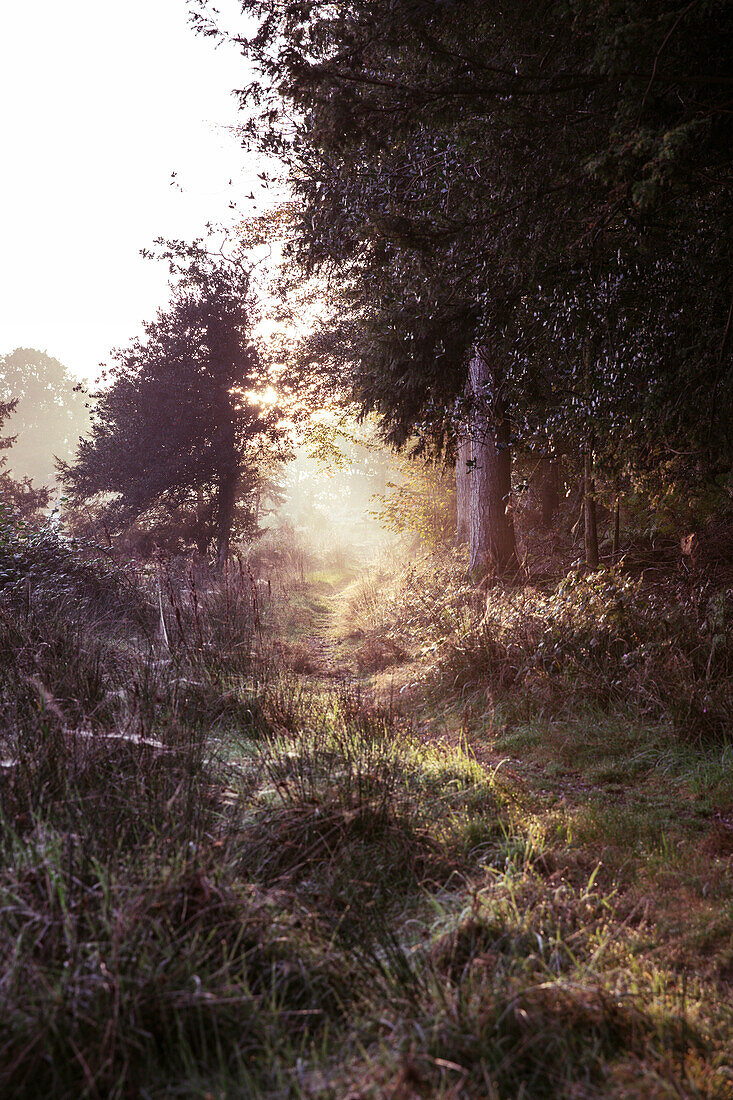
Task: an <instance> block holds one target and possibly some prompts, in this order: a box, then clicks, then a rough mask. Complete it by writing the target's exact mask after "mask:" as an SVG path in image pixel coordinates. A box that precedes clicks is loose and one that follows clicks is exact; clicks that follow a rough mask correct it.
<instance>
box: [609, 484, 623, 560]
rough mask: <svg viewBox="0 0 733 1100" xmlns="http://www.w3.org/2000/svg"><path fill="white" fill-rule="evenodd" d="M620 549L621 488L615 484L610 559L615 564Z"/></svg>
mask: <svg viewBox="0 0 733 1100" xmlns="http://www.w3.org/2000/svg"><path fill="white" fill-rule="evenodd" d="M620 550H621V490H620V488H619V487H618V485H617V486H616V503H615V504H614V507H613V546H612V548H611V561H612V562H613V564H614V565H615V564H616V562H617V561H618V559H619V554H620Z"/></svg>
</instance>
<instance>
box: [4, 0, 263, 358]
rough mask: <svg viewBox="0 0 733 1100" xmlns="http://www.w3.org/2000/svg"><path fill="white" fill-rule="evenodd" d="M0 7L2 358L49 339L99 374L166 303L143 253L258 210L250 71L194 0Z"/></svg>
mask: <svg viewBox="0 0 733 1100" xmlns="http://www.w3.org/2000/svg"><path fill="white" fill-rule="evenodd" d="M217 6H218V7H221V6H222V5H221V4H218V5H217ZM226 6H227V5H226V3H225V5H224V7H225V8H226ZM0 9H1V12H2V14H0V157H1V158H2V171H0V354H3V353H5V352H8V351H11V350H12V349H13V348H14V347H17V346H19V345H21V346H27V347H37V348H40V349H42V350H45V351H48V352H49V354H51V355H53V356H55V357H56V358H57V359H60V360H61V361H62V362H63V363H65V364H66V366H67V367H68V368H69V370H71V371H72V372H73V373H75V374H77V375H80V376H83V377H87V378H94V377H95V376H96V373H97V365H98V363H99V362H100V361H101V360H103V359H105V357H106V356H107V354H108V352H109V350H110V349H111V348H112V347H113V346H116V345H119V344H125V343H126V342H127V341H128V339H129V338H130V337H131V336H132V335H134V334H136V333H137V331H138V330H139V324H140V322H141V321H143V320H144V319H147V318H149V317H152V316H153V315H154V314H155V310H156V308H157V306H158V305H161V304H163V303H164V301H165V300H166V286H167V273H166V272H165V270H164V268H163V267H162V266H159V265H157V264H153V263H151V261H145V260H143V259H142V258H141V257H140V256H139V249H141V248H143V247H145V246H146V245H149V244H150V243H151V242H152V240H153V239H154V238H155V237H157V236H169V237H170V236H175V237H183V238H190V237H193V236H196V235H198V234H200V233H201V231H202V229H203V226H204V224H205V223H206V222H207V221H214V222H222V221H228V220H229V219H231V218H232V216H233V215H232V212H231V211H230V210H229V203H230V201H231V200H233V199H234V200H236V201H237V202H238V203H239V208H240V210H241V211H242V213H245V214H248V213H251V212H253V211H254V210H255V209H258V208H259V203H258V204H255V203H254V202H251V201H248V200H247V199H246V198H244V196H245V195H246V194H248V193H249V192H250V190H251V189H252V188H253V186H254V191H255V194H257V193H258V188H257V186H256V184H257V180H256V178H255V171H256V167H255V165H254V164H253V163H252V161H251V160H249V161H248V158H247V154H246V153H245V152H244V151H243V150H242V149H241V148H240V146H239V143H238V140H237V138H236V136H235V135H233V134H232V133H231V130H230V129H229V128H230V127H231V126H233V125H235V124H236V122H237V109H236V101H235V100H234V98H233V97H232V95H231V89H232V88H234V87H237V86H241V85H242V84H244V83H246V79H247V78H246V75H245V70H244V64H243V61H242V59H241V57H240V56H239V54H238V53H237V52H236V50H234V49H232V48H224V47H222V48H220V49H216V48H215V47H214V44H213V42H212V41H211V40H206V39H201V38H197V37H196V36H195V35H194V34H193V32H192V31H191V30H190V29H189V27H188V24H187V12H186V5H185V0H123V2H113V0H0ZM172 172H176V173H177V176H176V180H177V182H178V183H180V185H181V186H182V188H183V190H182V191H181V190H180V189H179V188H178V187H172V186H171V173H172ZM230 179H231V180H232V181H233V183H232V185H231V186H230V185H229V180H230Z"/></svg>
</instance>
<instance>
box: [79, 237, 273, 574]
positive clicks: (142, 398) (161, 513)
mask: <svg viewBox="0 0 733 1100" xmlns="http://www.w3.org/2000/svg"><path fill="white" fill-rule="evenodd" d="M158 243H159V245H160V247H161V252H160V255H161V256H162V258H164V259H166V260H167V261H168V262H169V264H170V266H171V271H172V273H173V274H174V276H175V283H174V289H173V294H172V299H171V303H170V306H169V307H168V308H167V309H166V310H162V311H160V312H159V313H158V316H157V318H156V320H155V321H153V322H151V323H149V324H147V325H146V326H145V335H144V337H143V338H142V339H138V340H134V341H133V342H132V343H131V344H130V345H129V346H128V347H127V348H125V349H122V350H120V351H118V352H117V353H116V354H115V357H114V363H113V365H112V367H111V369H110V371H109V377H110V380H111V385H110V386H109V387H108V388H107V389H103V390H101V391H100V392H99V393H98V394H97V395H96V404H95V408H94V416H93V423H92V430H91V434H90V436H89V438H88V439H85V440H83V441H82V442H81V445H80V447H79V450H78V453H77V456H76V459H75V461H74V462H73V463H70V464H65V465H63V466H62V468H61V473H62V480H63V482H64V484H65V486H66V488H67V490H68V491H69V493H70V496H71V499H72V501H74V502H76V503H79V502H84V501H89V500H95V499H96V500H100V499H101V501H102V504H103V516H104V520H105V522H106V523H108V524H109V525H110V527H111V528H113V529H114V530H117V531H120V530H122V529H124V528H125V527H127V526H129V524H131V523H132V522H134V521H137V520H139V519H140V518H141V517H143V516H145V518H146V522H147V526H148V527H149V528H152V531H153V533H155V532H157V533H158V535H159V537H160V538H163V537H164V536H165V533H166V530H167V529H169V528H170V527H171V525H174V526H176V527H177V529H178V533H179V535H182V536H183V538H184V541H185V538H186V536H187V537H188V538H190V540H191V541H192V542H193V543H194V544H195V545H196V546H197V547H198V549H199V551H201V552H202V553H203V552H205V551H206V549H207V548H208V546H209V544H210V543H211V541H212V540H215V541H216V545H217V553H218V555H219V557H220V559H223V558H224V557H225V556H226V554H227V552H228V546H229V540H230V538H231V537H232V533H233V532H238V533H243V532H245V533H250V534H251V533H252V532H253V530H254V528H255V525H256V515H257V512H258V509H259V495H260V491H261V489H262V488H263V486H264V484H265V482H266V481H267V480H268V478H269V476H270V474H271V472H272V468H273V467H274V466H276V465H277V464H278V462H279V461H280V460H281V459H282V457H283V454H284V451H283V448H282V446H281V444H282V442H283V433H282V430H281V428H280V426H279V414H278V412H277V410H276V409H274V408H272V407H270V408H268V407H266V406H265V405H263V403H262V399H261V398H260V397H259V396H258V393H261V392H262V390H263V388H264V387H265V385H266V382H267V379H266V376H265V371H264V368H263V365H262V363H261V361H260V357H259V355H258V352H257V350H256V348H255V346H254V345H253V343H252V342H251V324H252V303H251V301H250V300H249V297H248V291H249V277H250V272H249V269H248V268H247V267H246V265H245V264H244V263H243V262H242V261H241V259H239V258H238V257H236V256H232V257H227V256H224V255H222V254H216V255H214V254H211V253H209V252H208V251H207V250H206V247H205V245H204V243H203V241H196V242H194V244H193V245H191V246H187V245H184V244H182V243H181V242H172V243H169V244H167V245H166V244H165V243H164V242H158Z"/></svg>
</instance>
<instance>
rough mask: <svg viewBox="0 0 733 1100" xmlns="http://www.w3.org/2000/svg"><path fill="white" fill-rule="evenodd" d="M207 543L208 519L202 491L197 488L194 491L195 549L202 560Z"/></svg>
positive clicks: (207, 546)
mask: <svg viewBox="0 0 733 1100" xmlns="http://www.w3.org/2000/svg"><path fill="white" fill-rule="evenodd" d="M209 541H210V540H209V517H208V515H207V507H206V501H205V500H204V491H203V489H201V488H198V489H197V490H196V549H197V551H198V553H199V556H200V557H202V558H205V557H206V552H207V550H208V549H209Z"/></svg>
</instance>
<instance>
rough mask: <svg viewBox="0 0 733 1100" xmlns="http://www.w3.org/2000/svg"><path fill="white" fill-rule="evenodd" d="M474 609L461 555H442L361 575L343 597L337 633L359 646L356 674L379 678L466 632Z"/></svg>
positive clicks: (368, 571)
mask: <svg viewBox="0 0 733 1100" xmlns="http://www.w3.org/2000/svg"><path fill="white" fill-rule="evenodd" d="M475 605H476V592H475V589H474V588H473V586H472V585H471V584H470V581H469V577H468V570H467V564H466V561H465V559H464V555H463V554H462V553H461V552H460V551H447V550H444V551H443V552H442V553H441V554H439V555H434V556H430V557H423V558H419V559H418V560H416V561H412V562H410V563H409V564H408V565H407V566H406V567H404V568H397V567H394V568H389V569H388V568H387V567H384V566H380V567H374V568H372V569H369V570H365V571H364V572H363V573H362V574H360V575H359V576H358V577H357V578H356V579H355V580H354V581H353V582H352V584H351V585H350V586H349V587H348V588H347V589H346V590H345V592H344V593H343V594H342V598H341V601H340V605H339V611H338V615H337V620H336V629H337V632H338V634H339V635H340V636H341V637H343V638H348V639H352V640H354V641H358V643H359V644H358V646H357V648H356V649H355V651H354V660H355V663H356V666H357V669H358V671H359V672H362V673H372V672H380V671H382V670H383V669H385V668H389V667H391V666H393V665H397V664H400V663H402V662H403V661H405V660H406V659H407V658H408V657H409V656H416V655H419V654H422V655H424V654H426V653H431V652H433V651H434V650H435V648H436V646H437V644H438V642H439V641H441V640H442V639H444V638H446V637H448V636H450V635H451V634H452V633H454V632H455V631H458V630H463V629H465V627H466V625H467V623H468V622H469V621H470V620H471V609H472V608H473V607H475Z"/></svg>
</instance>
